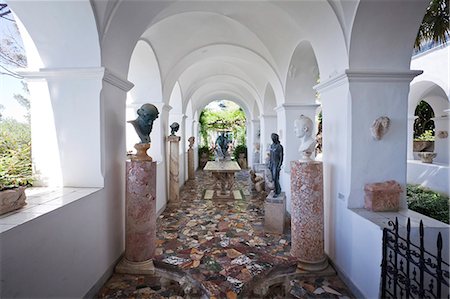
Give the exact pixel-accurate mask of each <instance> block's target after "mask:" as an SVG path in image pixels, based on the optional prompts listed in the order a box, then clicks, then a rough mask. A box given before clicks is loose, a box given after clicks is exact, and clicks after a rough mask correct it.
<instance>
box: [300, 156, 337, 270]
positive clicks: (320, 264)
mask: <svg viewBox="0 0 450 299" xmlns="http://www.w3.org/2000/svg"><path fill="white" fill-rule="evenodd" d="M291 197H292V208H291V230H292V231H291V235H292V237H291V241H292V245H291V255H292V256H293V257H296V258H297V259H298V260H299V263H298V268H300V269H302V270H306V271H321V270H324V269H325V268H327V267H328V258H327V256H326V255H325V251H324V244H323V243H324V233H323V230H324V224H323V217H324V214H323V167H322V162H320V161H307V162H303V161H292V162H291Z"/></svg>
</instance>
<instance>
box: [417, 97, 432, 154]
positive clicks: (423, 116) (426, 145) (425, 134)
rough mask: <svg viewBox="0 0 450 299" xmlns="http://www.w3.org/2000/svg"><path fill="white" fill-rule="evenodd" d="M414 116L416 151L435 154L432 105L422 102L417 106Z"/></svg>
mask: <svg viewBox="0 0 450 299" xmlns="http://www.w3.org/2000/svg"><path fill="white" fill-rule="evenodd" d="M414 115H415V116H416V117H417V118H416V120H415V121H414V151H415V152H433V151H434V135H435V132H434V131H435V126H434V121H433V118H434V111H433V108H431V106H430V104H428V103H427V102H426V101H424V100H422V101H420V102H419V104H417V106H416V110H415V112H414Z"/></svg>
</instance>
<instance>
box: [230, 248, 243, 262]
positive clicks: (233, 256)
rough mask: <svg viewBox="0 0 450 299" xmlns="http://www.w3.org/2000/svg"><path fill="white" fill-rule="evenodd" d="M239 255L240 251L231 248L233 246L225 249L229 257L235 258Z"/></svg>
mask: <svg viewBox="0 0 450 299" xmlns="http://www.w3.org/2000/svg"><path fill="white" fill-rule="evenodd" d="M240 255H242V253H241V252H239V251H237V250H236V249H233V248H232V249H227V256H228V257H229V258H230V259H235V258H237V257H238V256H240Z"/></svg>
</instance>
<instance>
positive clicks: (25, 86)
mask: <svg viewBox="0 0 450 299" xmlns="http://www.w3.org/2000/svg"><path fill="white" fill-rule="evenodd" d="M20 83H22V90H23V92H24V94H25V95H26V96H24V95H22V94H19V93H15V94H14V99H15V100H16V101H17V102H18V103H19V104H20V105H21V106H22V107H24V108H25V109H26V111H27V112H26V114H25V118H26V120H27V121H28V123H29V122H30V120H31V113H30V108H31V104H30V99H29V98H28V97H27V96H29V95H30V90H29V89H28V84H27V82H25V81H20Z"/></svg>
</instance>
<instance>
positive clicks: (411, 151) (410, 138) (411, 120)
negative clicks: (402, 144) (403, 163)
mask: <svg viewBox="0 0 450 299" xmlns="http://www.w3.org/2000/svg"><path fill="white" fill-rule="evenodd" d="M416 119H417V116H408V131H407V138H408V140H407V143H406V145H407V155H406V157H407V159H408V160H414V148H413V141H414V122H415V121H416Z"/></svg>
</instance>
